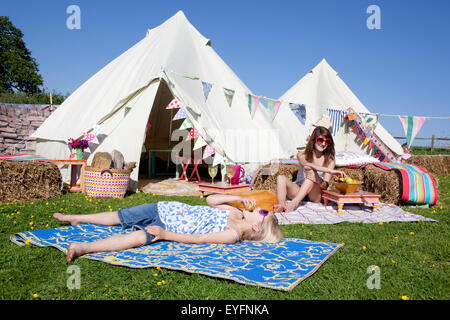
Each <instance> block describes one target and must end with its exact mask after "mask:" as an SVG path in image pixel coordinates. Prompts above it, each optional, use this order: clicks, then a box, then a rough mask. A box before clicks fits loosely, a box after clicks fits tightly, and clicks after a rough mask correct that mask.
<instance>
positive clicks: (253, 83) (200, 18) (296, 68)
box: [0, 0, 450, 145]
mask: <svg viewBox="0 0 450 320" xmlns="http://www.w3.org/2000/svg"><path fill="white" fill-rule="evenodd" d="M73 4H75V5H78V6H79V7H80V10H81V29H79V30H69V29H68V28H67V26H66V20H67V19H68V18H69V16H70V14H68V13H66V9H67V7H68V6H70V5H73ZM373 4H374V5H378V6H379V8H380V10H381V29H380V30H370V29H368V28H367V25H366V20H367V18H368V17H369V16H370V14H368V13H366V9H367V7H368V6H369V5H373ZM178 10H183V12H184V13H185V15H186V17H187V18H188V19H189V21H190V22H191V23H192V24H193V25H194V26H195V27H196V28H197V30H199V31H200V33H202V34H203V35H204V36H205V37H207V38H210V39H212V45H213V48H214V49H215V51H216V52H217V53H218V54H219V55H220V56H221V57H222V59H223V60H224V61H225V62H226V63H227V64H228V65H229V66H230V67H231V69H232V70H233V71H234V72H235V73H236V74H237V75H238V76H239V77H240V78H241V80H242V81H243V82H244V83H245V84H246V85H247V86H248V87H249V88H250V89H251V90H252V91H253V92H254V93H255V94H257V95H264V96H267V97H272V98H278V97H280V96H281V95H282V94H283V93H285V92H286V91H287V90H288V89H289V88H290V87H291V86H293V85H294V84H295V83H296V82H297V81H298V80H299V79H300V78H302V77H303V76H304V75H305V74H306V73H307V72H308V71H309V70H310V69H311V68H313V67H314V66H315V65H316V64H317V63H319V62H320V60H321V59H322V58H325V59H326V60H327V61H328V63H329V64H330V65H331V66H332V67H333V68H334V69H335V70H336V71H338V72H339V75H340V77H341V78H342V79H343V80H344V82H345V83H346V84H347V85H348V86H349V87H350V89H351V90H352V91H353V92H354V93H355V94H356V96H357V97H358V98H359V99H360V100H361V101H362V103H363V104H364V105H366V107H367V108H368V109H369V110H370V111H372V112H376V113H382V114H383V113H384V114H400V115H416V116H428V117H443V116H445V117H448V116H450V80H449V75H450V59H449V57H450V41H449V40H448V39H449V38H450V24H449V22H448V16H449V13H450V1H447V0H433V1H423V0H415V1H406V0H391V1H380V0H369V1H366V0H339V1H338V0H315V1H313V0H308V1H301V0H289V1H287V0H280V1H262V0H259V1H256V0H255V1H253V0H240V1H235V0H229V1H218V0H191V1H186V0H184V1H182V0H171V1H155V0H147V1H143V0H128V1H105V0H90V1H88V0H83V1H80V0H78V1H77V0H69V1H66V0H41V1H31V0H28V1H24V0H2V1H1V5H0V15H6V16H9V17H10V20H11V21H12V23H13V24H14V25H15V26H16V27H18V28H20V29H21V30H22V32H23V33H24V40H25V42H26V45H27V47H28V48H29V49H30V50H31V52H32V55H33V57H34V58H36V60H37V62H38V64H39V69H40V73H41V74H42V75H43V78H44V86H45V87H46V89H47V90H49V91H56V92H60V93H70V92H73V91H74V90H75V89H76V88H77V87H79V86H80V85H81V84H82V83H83V82H85V81H86V80H87V79H89V78H90V77H91V76H92V75H93V74H94V73H96V72H97V71H98V70H100V69H101V68H102V67H104V66H105V65H106V64H107V63H109V62H110V61H112V60H113V59H114V58H116V57H117V56H119V55H120V54H121V53H123V52H124V51H125V50H127V49H128V48H130V47H131V46H132V45H134V44H135V43H137V42H138V41H140V40H141V39H142V38H143V37H144V36H145V32H146V30H147V29H151V28H154V27H156V26H158V25H160V24H161V23H163V22H164V21H165V20H167V19H168V18H170V17H171V16H172V15H174V14H175V13H176V12H177V11H178ZM380 121H381V123H382V124H383V125H384V126H385V127H386V129H388V130H389V131H390V132H391V133H392V134H393V135H394V136H404V132H403V128H402V126H401V123H400V121H399V120H398V118H396V117H386V116H382V117H380ZM449 127H450V120H448V119H446V120H440V119H427V120H426V121H425V124H424V126H423V128H422V130H421V132H419V135H418V136H419V137H430V136H431V135H432V134H435V135H436V136H437V137H450V129H449ZM400 142H402V141H400ZM419 143H429V142H420V141H415V143H414V144H419ZM446 144H447V145H448V144H449V143H446Z"/></svg>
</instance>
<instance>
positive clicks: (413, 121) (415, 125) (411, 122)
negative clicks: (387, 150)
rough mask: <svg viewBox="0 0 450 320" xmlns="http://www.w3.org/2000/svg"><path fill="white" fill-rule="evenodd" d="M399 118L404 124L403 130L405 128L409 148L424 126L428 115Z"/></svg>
mask: <svg viewBox="0 0 450 320" xmlns="http://www.w3.org/2000/svg"><path fill="white" fill-rule="evenodd" d="M398 118H399V119H400V121H401V123H402V125H403V130H405V135H406V146H407V147H408V148H409V147H410V146H411V144H412V142H413V141H414V138H415V137H416V136H417V134H418V133H419V131H420V129H421V128H422V125H423V123H424V122H425V119H426V117H415V116H398Z"/></svg>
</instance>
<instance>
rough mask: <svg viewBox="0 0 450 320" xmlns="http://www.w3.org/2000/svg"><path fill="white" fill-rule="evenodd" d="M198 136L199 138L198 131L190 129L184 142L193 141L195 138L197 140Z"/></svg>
mask: <svg viewBox="0 0 450 320" xmlns="http://www.w3.org/2000/svg"><path fill="white" fill-rule="evenodd" d="M199 136H200V134H199V133H198V131H197V130H196V129H195V128H191V130H190V131H189V134H188V136H187V137H186V141H188V140H192V139H195V138H197V137H199Z"/></svg>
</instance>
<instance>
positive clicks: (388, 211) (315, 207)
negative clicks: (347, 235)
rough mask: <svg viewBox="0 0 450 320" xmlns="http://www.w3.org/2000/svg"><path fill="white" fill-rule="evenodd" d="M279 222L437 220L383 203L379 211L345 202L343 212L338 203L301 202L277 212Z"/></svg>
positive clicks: (320, 222)
mask: <svg viewBox="0 0 450 320" xmlns="http://www.w3.org/2000/svg"><path fill="white" fill-rule="evenodd" d="M275 216H276V217H277V218H278V223H279V224H280V225H282V224H335V223H341V222H354V223H359V222H362V223H379V222H418V221H419V219H420V221H434V222H438V221H437V220H434V219H431V218H426V217H423V216H420V215H417V214H413V213H410V212H406V211H404V210H403V209H402V208H400V207H398V206H396V205H394V204H390V203H381V204H380V205H379V207H378V211H377V212H373V211H372V207H366V206H361V205H358V204H345V205H344V208H343V209H342V213H341V214H339V213H338V211H337V205H336V204H334V203H333V204H328V205H327V206H325V205H324V204H321V203H314V202H301V203H300V206H299V207H298V208H297V209H296V210H295V211H292V212H283V213H275Z"/></svg>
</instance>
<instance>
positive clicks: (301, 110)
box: [289, 103, 306, 125]
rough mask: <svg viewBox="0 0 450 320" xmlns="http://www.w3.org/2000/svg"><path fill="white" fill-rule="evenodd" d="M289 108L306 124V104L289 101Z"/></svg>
mask: <svg viewBox="0 0 450 320" xmlns="http://www.w3.org/2000/svg"><path fill="white" fill-rule="evenodd" d="M289 108H290V109H291V110H292V112H293V113H294V114H295V116H296V117H297V119H298V120H299V121H300V122H301V124H302V125H305V122H306V107H305V105H304V104H298V103H289Z"/></svg>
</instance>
